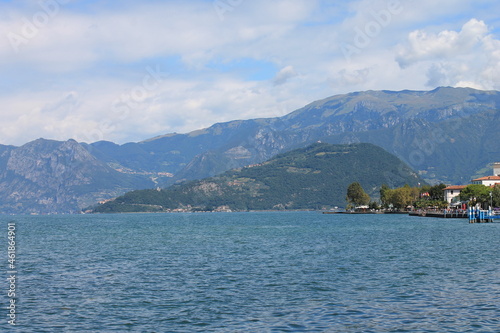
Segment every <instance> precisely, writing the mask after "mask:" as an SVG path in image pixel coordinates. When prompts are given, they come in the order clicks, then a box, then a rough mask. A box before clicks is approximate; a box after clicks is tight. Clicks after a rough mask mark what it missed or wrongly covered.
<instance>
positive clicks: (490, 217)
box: [469, 207, 500, 223]
mask: <svg viewBox="0 0 500 333" xmlns="http://www.w3.org/2000/svg"><path fill="white" fill-rule="evenodd" d="M499 219H500V215H495V212H494V211H493V210H491V209H489V210H482V209H479V208H472V207H471V208H469V223H486V222H493V221H494V220H499Z"/></svg>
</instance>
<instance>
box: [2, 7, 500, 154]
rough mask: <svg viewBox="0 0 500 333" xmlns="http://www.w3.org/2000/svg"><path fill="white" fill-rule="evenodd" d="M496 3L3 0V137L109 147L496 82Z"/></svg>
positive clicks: (499, 33) (499, 53) (499, 72)
mask: <svg viewBox="0 0 500 333" xmlns="http://www.w3.org/2000/svg"><path fill="white" fill-rule="evenodd" d="M499 13H500V2H498V1H496V0H441V1H435V0H352V1H337V0H189V1H187V0H182V1H181V0H163V1H160V0H141V1H132V0H40V1H34V0H10V1H7V0H0V34H1V35H3V36H2V38H0V106H1V107H0V117H1V121H0V144H6V145H16V146H20V145H23V144H25V143H27V142H29V141H31V140H35V139H38V138H45V139H54V140H68V139H75V140H77V141H79V142H88V143H91V142H96V141H100V140H108V141H113V142H116V143H120V144H123V143H126V142H138V141H142V140H146V139H149V138H152V137H155V136H158V135H164V134H167V133H174V132H175V133H187V132H190V131H193V130H197V129H200V128H205V127H209V126H210V125H212V124H214V123H217V122H226V121H231V120H236V119H252V118H262V117H279V116H283V115H285V114H288V113H290V112H292V111H294V110H296V109H298V108H300V107H303V106H305V105H307V104H309V103H311V102H313V101H315V100H319V99H323V98H327V97H329V96H333V95H337V94H345V93H349V92H355V91H364V90H405V89H412V90H431V89H434V88H436V87H438V86H452V87H473V88H477V89H484V90H500V17H499V16H500V14H499Z"/></svg>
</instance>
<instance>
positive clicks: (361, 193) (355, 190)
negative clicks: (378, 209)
mask: <svg viewBox="0 0 500 333" xmlns="http://www.w3.org/2000/svg"><path fill="white" fill-rule="evenodd" d="M346 200H347V202H349V203H351V204H354V205H355V206H361V205H368V203H369V202H370V196H369V195H368V194H366V192H365V190H363V187H361V185H360V184H359V183H358V182H354V183H352V184H351V185H349V187H348V188H347V196H346Z"/></svg>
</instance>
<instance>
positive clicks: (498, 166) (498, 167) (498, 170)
mask: <svg viewBox="0 0 500 333" xmlns="http://www.w3.org/2000/svg"><path fill="white" fill-rule="evenodd" d="M493 175H494V176H500V162H496V163H495V164H493Z"/></svg>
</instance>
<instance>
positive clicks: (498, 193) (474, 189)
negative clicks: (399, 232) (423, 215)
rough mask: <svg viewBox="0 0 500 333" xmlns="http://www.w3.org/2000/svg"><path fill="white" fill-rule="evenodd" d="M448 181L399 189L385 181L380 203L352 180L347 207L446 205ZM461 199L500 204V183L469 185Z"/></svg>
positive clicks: (482, 203)
mask: <svg viewBox="0 0 500 333" xmlns="http://www.w3.org/2000/svg"><path fill="white" fill-rule="evenodd" d="M446 187H447V186H446V185H445V184H438V185H434V186H430V185H423V186H419V187H411V186H409V185H405V186H403V187H399V188H394V189H392V188H390V187H389V186H388V185H386V184H383V185H382V186H381V187H380V191H379V193H380V202H376V201H371V198H370V196H369V195H368V194H367V193H366V192H365V191H364V189H363V187H362V186H361V185H360V184H359V183H358V182H354V183H351V184H350V185H349V186H348V188H347V195H346V201H347V202H348V208H353V207H360V206H368V207H369V208H371V209H379V208H384V209H390V208H394V209H399V210H400V209H406V208H408V207H414V208H428V207H433V208H447V207H448V202H447V201H445V200H444V191H443V190H444V189H445V188H446ZM460 200H461V201H462V202H468V203H469V205H476V204H480V205H482V206H483V207H487V206H489V205H491V206H493V207H500V184H497V185H496V186H494V187H493V188H492V187H488V186H485V185H468V186H467V187H466V188H465V189H464V190H462V191H461V193H460Z"/></svg>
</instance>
